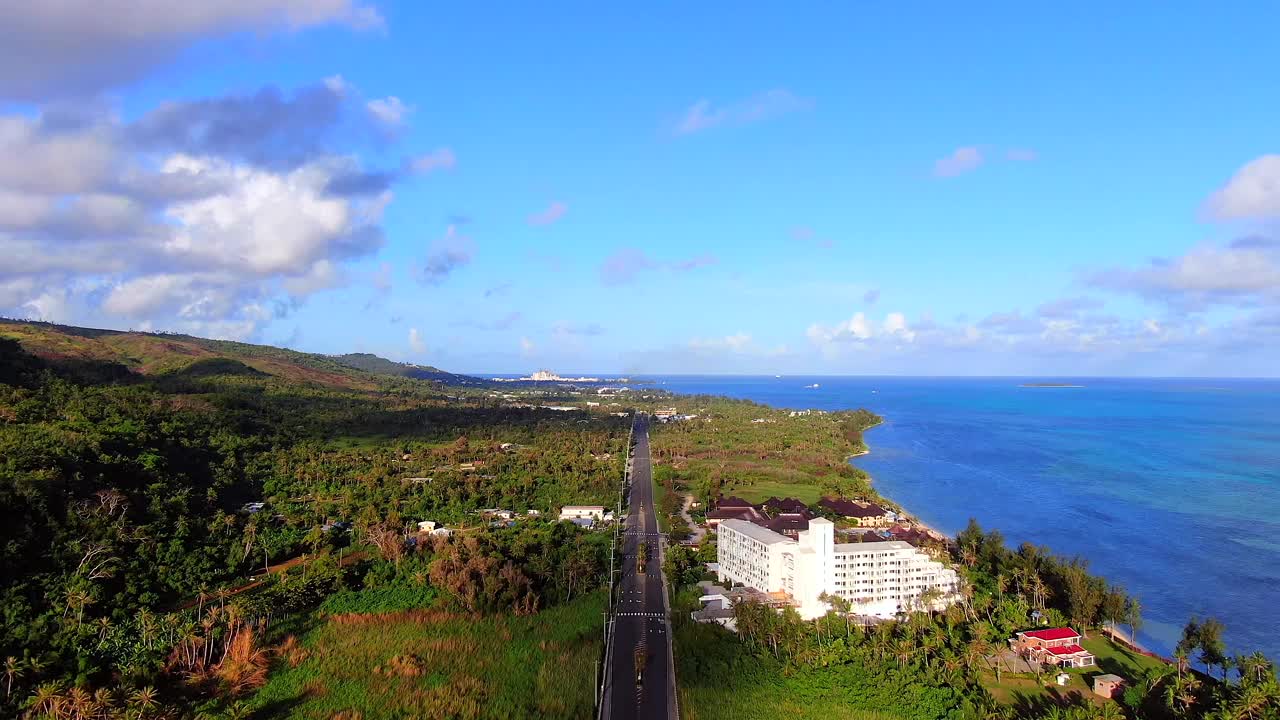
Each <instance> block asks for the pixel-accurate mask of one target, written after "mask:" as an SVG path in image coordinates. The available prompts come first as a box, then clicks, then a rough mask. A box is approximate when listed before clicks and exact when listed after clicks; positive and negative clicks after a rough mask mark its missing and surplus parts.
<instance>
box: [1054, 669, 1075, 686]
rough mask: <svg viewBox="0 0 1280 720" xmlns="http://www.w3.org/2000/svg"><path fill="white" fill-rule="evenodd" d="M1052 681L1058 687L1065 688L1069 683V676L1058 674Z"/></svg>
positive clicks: (1062, 673)
mask: <svg viewBox="0 0 1280 720" xmlns="http://www.w3.org/2000/svg"><path fill="white" fill-rule="evenodd" d="M1053 681H1054V682H1056V683H1058V685H1059V686H1062V687H1066V685H1067V683H1069V682H1071V676H1070V675H1068V674H1067V673H1064V672H1060V673H1058V674H1057V675H1055V676H1054V677H1053Z"/></svg>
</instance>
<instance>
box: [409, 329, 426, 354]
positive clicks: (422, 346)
mask: <svg viewBox="0 0 1280 720" xmlns="http://www.w3.org/2000/svg"><path fill="white" fill-rule="evenodd" d="M409 349H410V350H412V351H413V352H414V353H415V354H417V355H421V354H423V353H425V352H426V351H427V343H426V341H425V340H423V339H422V333H420V332H418V328H409Z"/></svg>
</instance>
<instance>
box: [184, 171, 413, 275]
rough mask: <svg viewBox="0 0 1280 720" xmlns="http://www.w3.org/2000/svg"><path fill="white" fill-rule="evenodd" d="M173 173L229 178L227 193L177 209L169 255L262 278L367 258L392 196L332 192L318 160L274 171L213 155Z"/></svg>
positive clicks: (329, 176)
mask: <svg viewBox="0 0 1280 720" xmlns="http://www.w3.org/2000/svg"><path fill="white" fill-rule="evenodd" d="M165 171H166V172H179V171H181V172H194V173H195V174H198V175H206V176H211V177H214V178H218V179H220V180H224V181H225V185H226V187H227V190H226V191H225V192H222V193H218V194H215V195H211V196H209V197H203V198H199V199H195V200H191V201H187V202H179V203H174V204H173V205H170V206H169V207H168V209H167V211H166V215H167V217H168V218H169V219H170V220H171V221H172V222H174V223H175V224H176V230H175V232H174V233H173V234H172V235H171V236H169V237H168V238H167V239H166V240H165V241H164V242H163V244H162V246H161V250H162V252H163V254H164V255H166V256H168V257H169V258H171V259H172V260H175V261H177V262H179V263H181V264H185V265H190V266H198V267H210V266H212V267H222V268H226V269H232V270H238V271H240V272H247V273H252V274H257V275H269V274H285V275H296V274H299V268H305V270H303V272H304V273H305V272H308V271H309V270H310V268H311V267H312V265H313V264H314V263H315V262H316V261H318V260H321V259H323V258H327V257H331V256H336V257H337V258H340V259H341V258H346V257H354V256H360V255H365V254H367V253H368V252H370V251H372V250H374V249H376V248H377V247H379V246H380V245H381V242H382V238H381V235H380V233H377V232H371V231H373V230H374V228H375V227H376V224H377V223H379V222H380V221H381V219H382V209H383V208H384V207H385V205H386V203H387V202H389V200H390V196H389V195H383V196H379V197H378V198H376V199H374V200H372V201H368V202H356V201H353V200H351V199H350V198H338V197H333V196H329V195H326V194H325V188H326V186H327V185H328V183H329V182H330V180H331V179H332V177H333V175H334V168H333V167H332V165H331V164H329V163H325V162H317V163H312V164H309V165H304V166H303V167H300V168H298V169H297V170H293V171H290V172H287V173H273V172H269V171H265V170H260V169H256V168H252V167H248V166H244V165H235V164H232V163H229V162H227V161H225V160H221V159H217V158H208V157H189V156H182V155H179V156H174V157H172V158H170V159H169V161H168V162H167V163H166V164H165Z"/></svg>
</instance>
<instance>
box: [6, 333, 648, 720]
mask: <svg viewBox="0 0 1280 720" xmlns="http://www.w3.org/2000/svg"><path fill="white" fill-rule="evenodd" d="M345 359H346V358H337V359H334V358H327V357H323V356H308V355H303V354H301V353H293V352H291V351H283V350H277V349H274V348H263V347H259V346H250V345H242V344H237V343H220V342H216V341H206V340H200V339H197V338H187V337H185V336H164V335H145V334H138V333H107V332H101V331H86V330H80V329H75V328H60V327H57V326H48V325H41V324H28V323H10V322H5V323H3V324H0V505H2V506H3V507H4V508H5V511H6V522H5V523H4V524H3V527H0V538H2V539H3V544H4V551H3V554H2V556H0V608H2V611H3V617H4V621H3V623H2V624H0V658H3V662H4V668H5V675H4V677H3V681H4V682H3V684H4V693H3V696H0V716H6V717H8V716H17V715H20V714H25V715H26V716H28V717H32V718H39V717H50V718H91V717H92V718H124V717H129V718H144V717H172V718H185V717H196V716H201V717H224V716H225V717H243V716H247V715H248V714H249V713H252V714H253V716H255V717H277V716H279V717H293V716H299V717H303V716H307V717H310V716H313V713H312V709H311V706H309V705H307V704H306V703H305V702H302V698H301V697H295V698H288V699H287V700H288V702H275V703H274V704H273V703H269V702H265V701H261V702H260V701H258V700H256V699H255V698H256V693H258V692H259V689H260V688H262V687H263V686H264V685H265V684H267V681H268V678H269V677H270V676H271V675H272V674H273V673H276V672H283V671H284V670H285V669H288V668H292V667H295V666H300V667H298V668H297V669H296V670H292V671H291V672H293V673H294V674H296V672H304V671H306V672H310V670H308V669H307V668H308V667H309V666H308V665H307V664H306V663H305V662H304V661H303V660H302V658H304V657H306V656H308V654H311V655H312V658H313V660H312V661H313V662H314V659H315V658H319V657H321V655H322V653H321V652H320V651H319V650H317V651H316V652H315V653H312V651H311V650H310V649H309V643H312V642H315V643H318V644H319V645H320V646H323V645H324V643H325V640H324V638H325V633H326V628H328V627H329V626H331V625H332V623H335V622H346V623H348V624H351V625H352V626H353V627H354V626H360V627H370V628H374V627H376V626H378V625H379V624H381V623H383V622H384V621H385V622H386V623H388V624H390V625H394V624H395V623H397V622H402V620H403V618H398V616H397V614H398V613H405V612H411V611H422V610H424V609H430V610H431V611H432V612H438V613H448V614H454V615H456V616H457V617H459V618H469V619H470V620H468V622H473V623H480V624H481V625H483V624H484V623H490V624H492V623H495V622H508V623H509V622H514V621H515V620H514V619H515V618H524V620H521V621H520V622H523V623H524V624H525V626H526V627H531V626H541V625H542V624H544V620H542V618H543V617H544V615H545V616H546V619H545V623H553V624H559V623H562V622H563V619H564V617H566V616H564V613H566V612H568V613H570V614H572V613H573V612H575V611H576V612H578V613H579V615H581V616H583V617H587V618H593V617H598V616H596V611H594V610H591V611H584V610H583V608H586V607H589V606H593V605H594V606H598V605H599V604H600V602H602V598H601V596H600V595H599V594H598V593H597V589H598V588H599V587H600V585H601V583H602V581H603V580H604V578H605V575H606V565H607V562H608V557H609V544H610V543H611V542H612V540H611V536H610V535H609V534H607V533H592V532H588V531H583V530H579V529H577V528H575V527H573V526H572V525H569V524H566V523H555V522H553V521H549V520H547V519H544V518H547V517H552V518H553V517H554V514H555V513H556V512H557V511H558V508H559V507H560V506H561V505H562V504H566V503H590V502H594V503H605V504H609V505H612V504H613V503H614V502H616V500H617V497H618V484H619V481H620V479H621V474H622V463H623V458H624V455H625V443H626V438H627V434H628V431H629V427H630V421H629V420H628V419H627V418H625V417H617V416H614V415H611V414H608V413H598V412H597V413H585V412H581V413H572V414H571V415H572V416H570V414H566V413H563V412H554V411H548V410H540V409H537V408H536V407H512V406H511V405H512V403H500V402H498V401H496V400H495V397H494V394H493V393H492V392H491V391H489V390H487V389H485V388H483V387H482V386H481V387H468V386H465V385H444V384H442V383H441V382H440V380H439V378H438V376H437V378H436V379H433V380H421V379H415V378H410V377H405V376H404V375H401V374H399V371H394V372H391V371H389V372H387V373H385V374H375V373H371V372H368V371H367V370H362V369H358V368H353V367H348V366H346V365H344V364H343V362H341V361H342V360H345ZM384 362H385V361H384ZM358 364H362V365H364V366H369V367H374V368H375V369H376V368H377V366H376V365H375V364H371V363H370V362H369V361H368V358H364V357H362V358H360V362H359V363H358ZM431 372H432V374H433V375H435V374H436V372H435V371H434V370H433V369H432V370H431ZM547 399H549V400H550V399H555V398H547ZM536 400H537V399H533V401H534V402H536ZM522 404H525V405H528V404H531V403H530V401H529V400H526V402H525V403H522ZM483 508H502V509H507V510H510V511H512V512H514V513H516V516H517V517H519V518H520V520H519V522H512V523H499V525H500V527H496V528H495V527H490V525H491V520H490V518H489V517H486V516H482V515H479V514H477V511H478V510H481V509H483ZM533 513H537V515H536V516H535V515H534V514H533ZM421 520H432V521H435V522H437V523H440V524H441V525H447V526H448V527H450V528H453V529H454V532H453V534H452V535H451V536H447V537H444V536H438V535H437V536H427V535H421V536H420V535H418V534H417V533H416V530H417V525H416V523H417V522H418V521H421ZM507 525H510V527H507ZM583 603H587V605H583ZM561 607H563V608H565V609H564V610H561V609H559V608H561ZM575 609H576V610H575ZM547 613H552V614H551V615H547ZM554 613H560V614H561V616H556V615H554ZM584 613H585V614H584ZM357 616H359V617H361V618H363V620H360V621H355V620H352V619H351V618H353V617H357ZM343 618H345V620H343ZM497 618H509V620H499V619H497ZM587 624H588V625H590V627H585V626H584V627H582V628H580V631H574V632H573V633H569V634H568V635H566V634H565V633H564V632H560V631H553V630H552V629H550V628H548V629H547V630H546V631H547V632H548V633H551V635H548V640H547V642H552V640H551V638H552V636H554V637H555V643H558V644H556V645H555V646H551V645H547V644H546V643H544V644H543V646H542V650H541V651H540V652H542V653H543V654H544V655H545V657H544V662H545V663H546V664H548V666H556V665H558V664H560V663H563V662H570V663H575V662H576V663H577V664H578V665H580V664H581V658H583V657H587V658H589V659H588V661H587V665H588V669H587V670H586V671H585V672H586V674H585V676H584V680H583V682H582V683H578V684H577V685H575V686H574V688H573V689H574V692H576V693H577V694H576V695H572V694H571V695H565V694H564V692H562V690H563V689H561V690H556V689H555V688H554V687H549V688H548V689H547V692H546V693H544V697H543V701H545V699H546V696H552V695H554V696H556V697H558V698H559V699H558V700H557V701H556V702H559V703H562V704H563V707H562V709H563V710H564V712H553V711H551V710H553V709H554V707H557V706H556V704H555V703H551V704H550V705H546V708H544V709H548V708H549V709H551V710H548V712H550V714H551V715H552V716H581V715H583V714H584V712H583V711H582V704H583V702H585V704H586V707H587V710H586V713H585V714H589V712H590V707H591V703H592V689H591V685H592V680H591V677H590V670H589V666H590V664H591V661H592V660H594V658H595V653H596V650H597V648H598V644H599V623H598V621H596V622H594V624H592V623H587ZM477 627H479V625H477ZM556 633H559V634H556ZM406 657H407V656H406ZM390 661H391V659H388V660H387V662H390ZM397 662H399V663H400V664H402V665H403V664H404V663H405V662H409V661H408V660H406V659H404V658H401V660H399V661H397ZM452 670H453V676H450V677H448V678H445V679H443V680H440V681H439V682H436V680H439V679H438V678H437V679H436V680H432V683H434V685H433V686H435V685H438V687H436V689H435V691H434V692H435V694H434V695H433V697H434V698H435V701H437V702H443V701H445V700H446V699H447V701H448V702H450V703H455V704H456V706H457V708H458V712H457V713H456V716H458V717H489V716H492V715H491V714H490V713H491V712H492V711H493V709H494V708H495V707H498V706H495V705H494V703H492V702H486V701H484V699H485V698H486V697H488V696H489V695H490V694H491V693H493V692H495V690H494V688H495V687H499V686H501V685H502V683H503V682H513V683H514V682H516V681H517V680H516V678H515V677H514V676H513V675H512V674H510V673H505V671H502V670H501V669H500V667H499V666H497V665H495V666H492V667H490V666H486V665H484V664H479V665H474V666H472V667H469V668H466V669H465V672H464V669H463V668H454V669H452ZM532 671H533V672H535V673H536V672H537V667H534V668H533V670H532ZM410 674H412V673H410ZM364 675H366V676H367V679H370V680H372V679H373V675H371V674H370V673H364ZM286 677H287V674H286ZM406 677H407V676H406ZM282 682H285V683H286V685H287V681H282ZM422 682H426V680H425V679H424V680H423V681H422ZM578 685H580V686H581V687H579V686H578ZM270 687H272V688H273V689H272V692H273V693H274V694H275V695H276V696H278V695H279V694H280V692H281V691H280V688H281V687H283V686H281V685H279V684H273V685H271V686H270ZM369 692H371V693H372V692H375V690H374V686H373V685H370V689H369ZM518 695H519V694H518V693H509V694H508V695H504V697H508V696H518ZM584 698H585V700H584ZM279 699H280V698H278V697H277V700H279ZM543 701H539V702H543ZM545 704H546V703H545V702H544V705H545ZM503 707H505V710H504V711H503V712H504V713H505V715H503V716H521V715H525V714H531V713H532V710H531V711H530V713H524V712H522V711H521V710H520V708H519V707H517V706H512V705H510V704H508V705H506V706H503ZM513 708H515V709H513ZM337 709H338V710H342V709H344V708H337ZM535 709H536V708H535ZM388 712H391V714H390V715H386V716H388V717H392V716H396V715H395V712H394V711H388ZM365 716H366V717H374V716H377V714H376V713H373V714H370V711H368V710H366V712H365ZM325 717H328V715H325Z"/></svg>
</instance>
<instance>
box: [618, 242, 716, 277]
mask: <svg viewBox="0 0 1280 720" xmlns="http://www.w3.org/2000/svg"><path fill="white" fill-rule="evenodd" d="M716 262H718V260H717V258H716V257H715V256H713V255H699V256H696V257H692V258H688V259H685V260H672V261H661V260H655V259H654V258H651V257H650V256H649V255H648V254H646V253H645V252H644V251H642V250H637V249H635V248H620V249H619V250H617V251H615V252H614V253H613V254H612V255H610V256H609V257H607V258H605V260H604V262H603V263H602V264H601V265H600V279H601V281H602V282H603V283H604V284H605V285H625V284H627V283H629V282H632V281H634V280H635V279H636V277H637V276H639V275H640V274H642V273H644V272H646V271H650V270H668V271H674V272H684V271H688V270H696V269H698V268H702V267H707V266H708V265H714V264H716Z"/></svg>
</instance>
